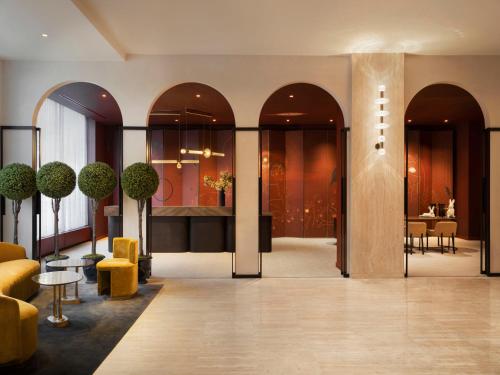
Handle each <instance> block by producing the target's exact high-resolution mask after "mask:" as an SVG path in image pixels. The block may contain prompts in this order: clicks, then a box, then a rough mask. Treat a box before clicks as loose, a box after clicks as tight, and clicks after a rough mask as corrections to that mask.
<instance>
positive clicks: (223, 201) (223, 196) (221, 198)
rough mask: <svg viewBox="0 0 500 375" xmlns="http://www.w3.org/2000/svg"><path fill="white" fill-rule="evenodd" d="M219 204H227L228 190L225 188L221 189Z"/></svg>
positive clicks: (222, 205)
mask: <svg viewBox="0 0 500 375" xmlns="http://www.w3.org/2000/svg"><path fill="white" fill-rule="evenodd" d="M219 206H220V207H225V206H226V192H225V191H224V190H219Z"/></svg>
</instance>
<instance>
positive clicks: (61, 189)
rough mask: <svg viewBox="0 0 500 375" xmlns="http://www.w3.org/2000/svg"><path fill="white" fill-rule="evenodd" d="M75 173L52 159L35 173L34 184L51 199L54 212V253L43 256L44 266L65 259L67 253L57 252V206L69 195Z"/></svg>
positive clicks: (72, 188)
mask: <svg viewBox="0 0 500 375" xmlns="http://www.w3.org/2000/svg"><path fill="white" fill-rule="evenodd" d="M75 185H76V174H75V171H74V170H73V169H72V168H71V167H70V166H69V165H67V164H64V163H61V162H58V161H54V162H52V163H47V164H45V165H44V166H42V168H40V170H39V171H38V173H37V174H36V186H37V188H38V190H40V192H41V193H42V194H43V195H45V196H46V197H49V198H51V199H52V212H53V213H54V255H49V256H47V257H46V258H45V266H46V268H47V270H48V271H50V270H52V269H51V268H50V267H47V263H48V262H51V261H53V260H60V259H67V258H68V256H67V255H62V254H59V238H58V237H59V208H60V207H61V199H62V198H64V197H66V196H68V195H70V194H71V193H72V192H73V190H74V189H75Z"/></svg>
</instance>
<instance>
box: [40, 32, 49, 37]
mask: <svg viewBox="0 0 500 375" xmlns="http://www.w3.org/2000/svg"><path fill="white" fill-rule="evenodd" d="M40 36H41V37H42V38H48V37H49V34H45V33H42V34H40Z"/></svg>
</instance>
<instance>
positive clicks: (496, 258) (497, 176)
mask: <svg viewBox="0 0 500 375" xmlns="http://www.w3.org/2000/svg"><path fill="white" fill-rule="evenodd" d="M498 160H500V132H497V131H492V132H491V133H490V272H491V273H496V274H498V273H500V232H499V231H498V228H500V196H499V195H500V194H499V193H498V192H499V191H500V170H499V168H498V164H497V163H498Z"/></svg>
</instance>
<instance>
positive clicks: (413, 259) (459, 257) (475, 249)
mask: <svg viewBox="0 0 500 375" xmlns="http://www.w3.org/2000/svg"><path fill="white" fill-rule="evenodd" d="M415 244H417V241H415ZM445 244H447V241H446V240H445ZM429 246H431V247H432V246H435V247H437V239H430V240H429ZM456 246H457V248H458V249H457V251H456V253H455V254H453V252H445V253H444V254H441V252H440V251H438V250H432V251H429V252H426V253H425V254H424V255H422V254H421V253H419V252H418V251H417V249H416V248H414V252H415V253H414V254H413V255H410V256H409V257H408V266H409V268H408V275H409V276H410V277H414V276H479V275H480V274H481V273H480V270H479V269H480V258H479V257H480V251H479V246H480V244H479V241H466V240H462V239H458V238H457V240H456Z"/></svg>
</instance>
